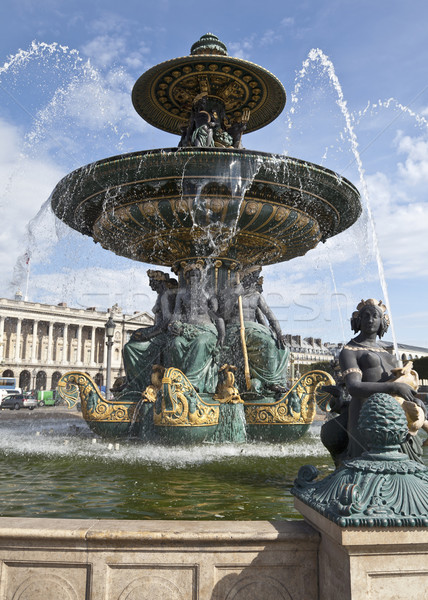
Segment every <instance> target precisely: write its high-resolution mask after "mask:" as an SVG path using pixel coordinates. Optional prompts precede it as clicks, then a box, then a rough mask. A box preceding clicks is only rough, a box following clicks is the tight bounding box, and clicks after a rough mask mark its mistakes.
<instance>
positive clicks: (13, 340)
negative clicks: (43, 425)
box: [0, 297, 153, 390]
mask: <svg viewBox="0 0 428 600" xmlns="http://www.w3.org/2000/svg"><path fill="white" fill-rule="evenodd" d="M110 313H111V315H112V317H113V320H114V322H115V325H116V327H115V331H114V336H113V346H112V356H111V359H112V361H111V365H112V378H111V381H112V382H113V381H114V380H115V378H116V377H118V376H121V375H124V371H123V363H122V348H123V346H124V344H125V343H126V342H127V340H128V339H129V336H130V335H131V333H132V332H133V331H135V329H138V328H140V327H147V326H150V325H152V324H153V317H152V316H151V315H150V314H149V313H147V312H138V313H135V314H133V315H126V314H124V313H122V310H121V308H120V307H119V306H117V305H115V306H113V308H112V309H111V310H109V311H106V312H103V311H99V310H96V308H87V309H83V308H71V307H69V306H67V305H66V304H65V303H61V304H59V305H56V306H54V305H49V304H39V303H37V302H25V301H23V300H21V299H19V297H18V298H17V299H15V300H9V299H6V298H0V375H2V376H3V377H15V378H16V380H17V385H18V386H19V387H21V388H22V389H23V390H33V389H34V390H53V389H55V388H56V385H57V383H58V381H59V379H60V377H61V376H62V375H63V374H64V373H66V372H67V371H75V370H76V371H84V372H86V373H88V374H89V375H90V376H91V377H92V378H93V379H94V380H95V381H96V383H97V384H98V385H100V386H102V385H104V384H105V381H106V365H107V347H106V335H105V324H106V322H107V319H108V317H109V314H110Z"/></svg>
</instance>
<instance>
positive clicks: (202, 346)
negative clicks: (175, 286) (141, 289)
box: [169, 263, 224, 394]
mask: <svg viewBox="0 0 428 600" xmlns="http://www.w3.org/2000/svg"><path fill="white" fill-rule="evenodd" d="M184 279H185V283H186V284H185V287H184V288H183V289H180V290H179V292H178V294H177V300H176V305H175V310H174V315H173V317H172V321H171V324H170V326H169V332H170V336H172V337H170V354H169V366H171V367H176V368H177V369H180V370H181V371H183V373H184V374H185V375H186V377H187V378H188V379H189V381H190V383H191V384H192V385H193V387H194V388H195V389H196V391H198V392H199V393H207V394H214V393H215V390H216V387H217V378H218V375H217V374H218V365H217V362H216V354H217V347H218V346H220V345H222V344H223V341H224V322H223V319H221V318H220V317H219V316H218V315H217V302H216V299H215V298H214V297H210V296H208V294H207V293H206V292H205V290H204V289H203V285H202V267H201V265H200V264H198V263H194V264H189V265H187V266H186V267H185V268H184Z"/></svg>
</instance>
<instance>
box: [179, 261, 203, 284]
mask: <svg viewBox="0 0 428 600" xmlns="http://www.w3.org/2000/svg"><path fill="white" fill-rule="evenodd" d="M203 268H204V267H203V264H202V263H201V262H199V261H197V262H194V263H188V264H187V265H186V266H185V267H184V269H183V275H184V279H185V280H186V281H189V280H190V279H192V278H193V277H194V278H197V279H201V277H202V270H203Z"/></svg>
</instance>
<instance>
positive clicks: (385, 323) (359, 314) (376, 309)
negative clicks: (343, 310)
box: [351, 298, 389, 338]
mask: <svg viewBox="0 0 428 600" xmlns="http://www.w3.org/2000/svg"><path fill="white" fill-rule="evenodd" d="M369 314H372V315H376V316H377V317H378V319H379V328H378V330H377V335H378V336H379V337H380V338H381V337H382V336H383V335H384V334H385V333H386V332H387V331H388V327H389V316H388V314H387V313H386V306H385V304H383V302H382V300H375V299H374V298H369V299H368V300H361V302H360V303H359V304H358V306H357V310H356V311H354V312H353V313H352V317H351V328H352V330H353V331H354V332H355V333H358V332H359V331H361V329H362V326H364V325H363V321H364V319H365V317H367V316H368V315H369Z"/></svg>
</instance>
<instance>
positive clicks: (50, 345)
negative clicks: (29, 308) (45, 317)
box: [46, 322, 54, 363]
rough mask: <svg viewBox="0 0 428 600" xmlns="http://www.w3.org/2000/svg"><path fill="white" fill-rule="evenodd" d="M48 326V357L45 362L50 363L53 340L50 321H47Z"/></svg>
mask: <svg viewBox="0 0 428 600" xmlns="http://www.w3.org/2000/svg"><path fill="white" fill-rule="evenodd" d="M48 325H49V328H48V359H47V361H46V362H48V363H51V362H52V358H53V357H52V341H53V326H54V324H53V323H52V322H49V324H48Z"/></svg>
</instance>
